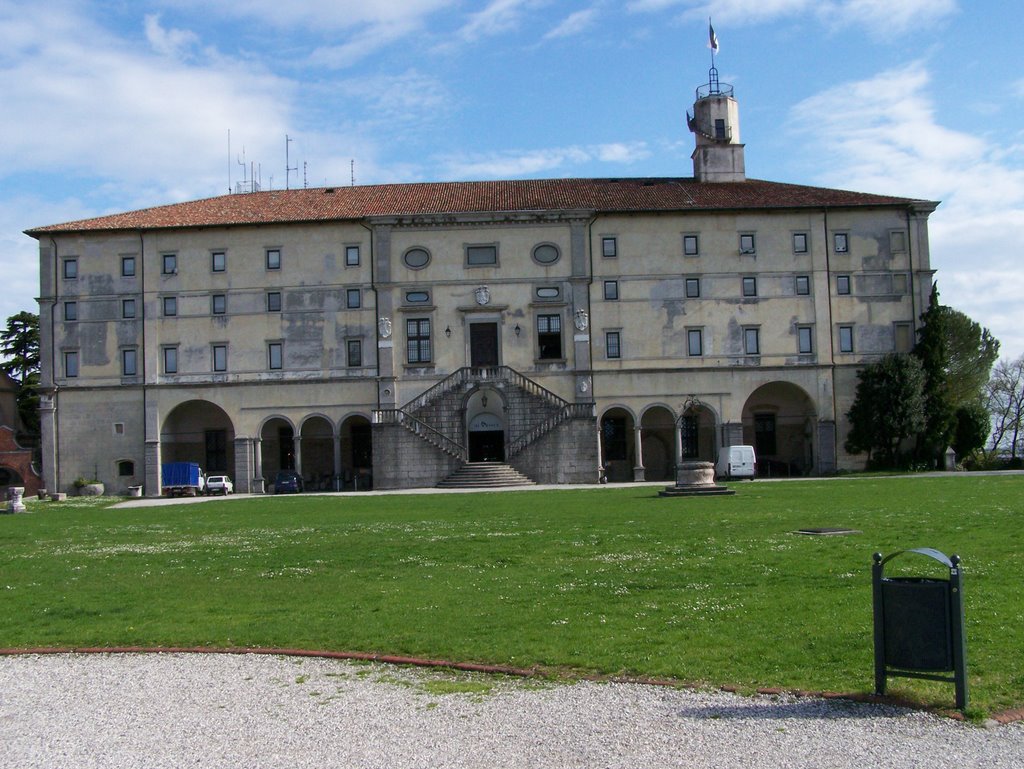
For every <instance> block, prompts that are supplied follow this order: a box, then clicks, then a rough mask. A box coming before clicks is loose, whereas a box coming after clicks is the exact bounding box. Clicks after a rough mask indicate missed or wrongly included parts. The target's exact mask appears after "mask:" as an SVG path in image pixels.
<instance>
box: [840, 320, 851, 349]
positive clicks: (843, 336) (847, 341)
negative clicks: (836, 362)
mask: <svg viewBox="0 0 1024 769" xmlns="http://www.w3.org/2000/svg"><path fill="white" fill-rule="evenodd" d="M839 352H853V326H840V327H839Z"/></svg>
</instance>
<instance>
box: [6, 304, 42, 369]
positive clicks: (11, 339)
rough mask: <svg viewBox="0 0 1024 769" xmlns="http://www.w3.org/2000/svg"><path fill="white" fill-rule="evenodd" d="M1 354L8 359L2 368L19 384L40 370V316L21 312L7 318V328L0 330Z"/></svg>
mask: <svg viewBox="0 0 1024 769" xmlns="http://www.w3.org/2000/svg"><path fill="white" fill-rule="evenodd" d="M0 355H4V356H5V357H6V358H7V360H5V361H3V362H2V363H0V368H2V369H3V370H4V371H6V372H7V373H8V374H10V375H11V377H13V378H14V379H15V380H16V381H17V382H18V383H19V384H20V383H22V382H24V381H25V380H26V379H28V377H29V375H30V374H33V373H37V372H38V371H39V316H38V315H36V314H34V313H31V312H24V311H22V312H19V313H18V314H17V315H12V316H11V317H9V318H8V319H7V328H5V329H4V330H3V331H2V332H0Z"/></svg>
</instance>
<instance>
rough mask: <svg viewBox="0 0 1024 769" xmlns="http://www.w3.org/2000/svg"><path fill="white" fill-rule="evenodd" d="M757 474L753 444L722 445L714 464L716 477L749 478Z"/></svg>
mask: <svg viewBox="0 0 1024 769" xmlns="http://www.w3.org/2000/svg"><path fill="white" fill-rule="evenodd" d="M756 474H757V458H756V457H755V456H754V447H753V446H724V447H722V451H721V452H720V453H719V455H718V464H716V465H715V476H716V477H718V478H726V479H728V480H732V479H733V478H750V479H751V480H753V479H754V476H755V475H756Z"/></svg>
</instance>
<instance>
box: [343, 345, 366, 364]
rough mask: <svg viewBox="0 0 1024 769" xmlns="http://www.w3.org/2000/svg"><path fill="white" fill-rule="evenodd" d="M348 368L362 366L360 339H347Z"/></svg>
mask: <svg viewBox="0 0 1024 769" xmlns="http://www.w3.org/2000/svg"><path fill="white" fill-rule="evenodd" d="M346 351H347V355H348V361H347V362H348V366H349V368H356V367H357V366H362V365H363V342H362V340H361V339H349V340H348V342H347V343H346Z"/></svg>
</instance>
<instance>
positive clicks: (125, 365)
mask: <svg viewBox="0 0 1024 769" xmlns="http://www.w3.org/2000/svg"><path fill="white" fill-rule="evenodd" d="M138 355H139V353H138V351H137V350H135V349H134V348H133V349H128V350H121V376H135V375H136V374H138V373H139V368H138Z"/></svg>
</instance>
